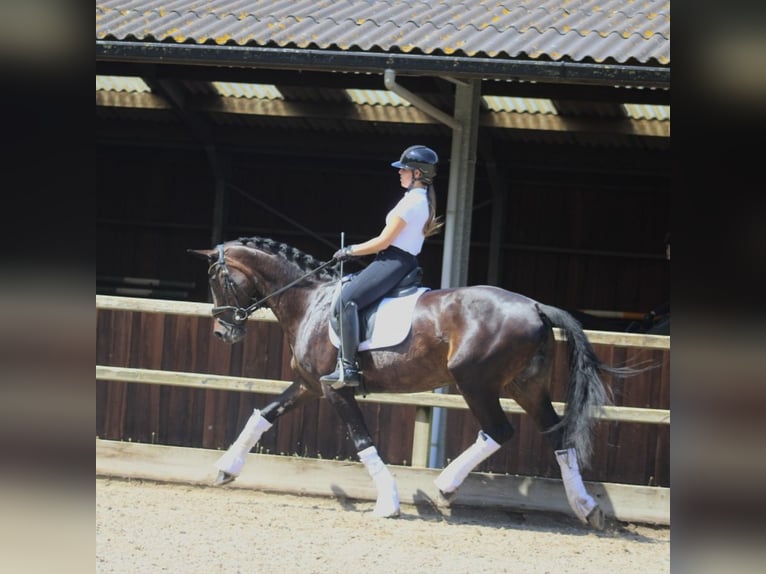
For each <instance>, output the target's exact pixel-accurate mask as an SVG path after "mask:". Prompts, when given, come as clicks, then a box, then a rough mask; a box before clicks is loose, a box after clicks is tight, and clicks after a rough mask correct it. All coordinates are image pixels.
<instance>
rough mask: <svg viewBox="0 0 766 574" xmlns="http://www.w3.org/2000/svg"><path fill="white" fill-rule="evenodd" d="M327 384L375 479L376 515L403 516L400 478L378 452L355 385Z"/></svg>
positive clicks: (353, 439) (339, 412)
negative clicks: (342, 386) (399, 487)
mask: <svg viewBox="0 0 766 574" xmlns="http://www.w3.org/2000/svg"><path fill="white" fill-rule="evenodd" d="M323 388H324V392H325V397H327V400H328V401H330V404H331V405H332V406H333V407H334V408H335V411H336V412H337V413H338V416H340V418H341V419H342V420H343V423H344V424H345V425H346V429H347V430H348V433H349V436H350V437H351V440H352V441H353V442H354V446H355V447H356V450H357V456H359V460H360V461H362V463H363V464H364V466H365V468H366V469H367V472H368V473H369V475H370V476H371V477H372V480H373V482H374V483H375V489H376V491H377V498H376V501H375V509H374V510H373V515H374V516H380V517H382V518H395V517H397V516H399V491H398V490H397V488H396V480H395V479H394V477H393V475H392V474H391V472H390V471H389V470H388V467H386V465H385V463H384V462H383V460H382V459H381V458H380V455H379V454H378V449H377V448H376V447H375V444H374V443H373V441H372V435H371V434H370V431H369V429H368V428H367V423H366V422H365V420H364V416H363V415H362V410H361V409H360V408H359V403H357V402H356V398H355V397H354V389H353V388H349V387H346V388H341V389H338V390H334V389H331V388H330V387H329V386H327V385H323Z"/></svg>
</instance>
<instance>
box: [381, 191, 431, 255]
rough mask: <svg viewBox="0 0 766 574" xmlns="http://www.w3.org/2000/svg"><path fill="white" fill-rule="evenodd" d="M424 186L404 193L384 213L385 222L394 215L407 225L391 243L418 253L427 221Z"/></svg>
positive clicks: (414, 253)
mask: <svg viewBox="0 0 766 574" xmlns="http://www.w3.org/2000/svg"><path fill="white" fill-rule="evenodd" d="M426 193H427V192H426V190H425V189H424V188H420V187H416V188H413V189H411V190H410V191H408V192H407V193H405V194H404V196H403V197H402V198H401V199H400V200H399V203H397V204H396V205H395V206H394V208H393V209H392V210H391V211H389V212H388V215H386V223H388V222H389V221H390V220H391V218H392V217H393V216H395V215H398V216H399V217H401V218H402V219H403V220H404V221H405V222H406V223H407V225H405V226H404V229H402V231H401V233H399V235H397V237H396V239H394V241H393V242H392V243H391V245H394V246H396V247H398V248H399V249H404V250H405V251H407V252H409V253H412V254H413V255H418V254H419V253H420V250H421V249H422V248H423V241H425V235H423V226H424V225H425V223H426V221H428V196H427V195H426Z"/></svg>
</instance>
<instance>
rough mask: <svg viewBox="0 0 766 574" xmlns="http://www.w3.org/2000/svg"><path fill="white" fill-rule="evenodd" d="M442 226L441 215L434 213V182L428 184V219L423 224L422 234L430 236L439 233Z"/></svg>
mask: <svg viewBox="0 0 766 574" xmlns="http://www.w3.org/2000/svg"><path fill="white" fill-rule="evenodd" d="M442 227H444V222H443V221H442V218H441V216H437V215H436V190H435V189H434V184H433V183H429V184H428V219H427V220H426V222H425V224H424V225H423V235H425V236H426V237H431V236H432V235H436V234H437V233H439V231H440V230H441V228H442Z"/></svg>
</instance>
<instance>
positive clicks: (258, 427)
mask: <svg viewBox="0 0 766 574" xmlns="http://www.w3.org/2000/svg"><path fill="white" fill-rule="evenodd" d="M312 397H316V395H315V394H311V393H309V392H308V391H307V389H306V387H305V386H304V385H302V384H301V383H300V382H294V383H293V384H292V385H290V386H289V387H288V388H287V389H285V390H284V391H283V392H282V394H281V395H279V397H277V398H276V399H275V400H274V401H273V402H271V403H269V404H268V405H267V406H266V408H264V409H263V410H258V409H254V410H253V414H252V415H250V418H249V419H248V420H247V423H246V424H245V428H244V429H242V432H240V433H239V436H238V437H237V440H235V441H234V442H233V443H232V445H231V446H230V447H229V448H228V449H227V450H226V452H225V453H224V454H223V455H222V456H221V457H220V458H219V459H218V460H217V461H216V462H215V467H216V468H217V469H218V476H217V477H216V479H215V481H214V482H213V486H223V485H224V484H228V483H230V482H232V481H234V480H235V479H236V478H237V477H238V476H239V473H240V472H242V467H243V466H244V465H245V457H246V456H247V454H248V453H249V452H250V450H251V449H252V448H253V447H254V446H255V445H256V443H257V442H258V441H259V440H260V439H261V436H262V435H263V433H264V432H266V431H267V430H269V429H270V428H271V426H272V424H273V423H274V421H275V420H276V419H277V417H279V416H281V415H283V414H284V413H286V412H288V411H290V410H292V409H293V408H295V407H296V406H298V405H300V404H302V403H304V402H305V401H306V399H308V398H312Z"/></svg>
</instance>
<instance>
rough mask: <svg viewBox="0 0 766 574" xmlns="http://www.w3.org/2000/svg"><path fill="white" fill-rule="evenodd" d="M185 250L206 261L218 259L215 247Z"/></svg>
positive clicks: (210, 261)
mask: <svg viewBox="0 0 766 574" xmlns="http://www.w3.org/2000/svg"><path fill="white" fill-rule="evenodd" d="M186 252H187V253H191V254H192V255H194V256H195V257H198V258H200V259H207V261H208V263H212V262H213V261H215V260H216V259H218V252H217V251H216V250H215V249H187V250H186Z"/></svg>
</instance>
